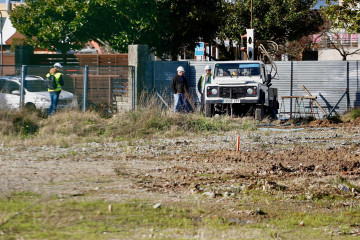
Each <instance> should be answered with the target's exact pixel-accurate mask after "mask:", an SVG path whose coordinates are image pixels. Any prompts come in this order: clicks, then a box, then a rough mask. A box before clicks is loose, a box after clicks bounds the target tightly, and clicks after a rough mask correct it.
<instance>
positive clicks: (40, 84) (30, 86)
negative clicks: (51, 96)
mask: <svg viewBox="0 0 360 240" xmlns="http://www.w3.org/2000/svg"><path fill="white" fill-rule="evenodd" d="M25 88H26V89H27V90H28V91H29V92H44V91H47V88H46V87H45V81H44V80H40V79H39V80H25Z"/></svg>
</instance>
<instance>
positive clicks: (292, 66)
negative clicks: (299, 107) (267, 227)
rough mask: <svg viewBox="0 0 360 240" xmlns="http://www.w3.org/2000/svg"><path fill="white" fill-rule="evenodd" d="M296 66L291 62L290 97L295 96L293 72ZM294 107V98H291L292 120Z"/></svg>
mask: <svg viewBox="0 0 360 240" xmlns="http://www.w3.org/2000/svg"><path fill="white" fill-rule="evenodd" d="M293 68H294V65H293V61H291V62H290V96H292V95H293V84H294V76H293V74H294V71H293ZM292 105H293V101H292V98H290V111H289V112H290V118H291V117H292V109H293V107H292Z"/></svg>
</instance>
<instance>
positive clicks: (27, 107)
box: [24, 103, 36, 111]
mask: <svg viewBox="0 0 360 240" xmlns="http://www.w3.org/2000/svg"><path fill="white" fill-rule="evenodd" d="M24 107H25V109H26V110H31V111H33V110H36V106H35V104H34V103H26V104H25V106H24Z"/></svg>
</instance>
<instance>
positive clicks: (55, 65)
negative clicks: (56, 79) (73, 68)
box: [54, 62, 63, 68]
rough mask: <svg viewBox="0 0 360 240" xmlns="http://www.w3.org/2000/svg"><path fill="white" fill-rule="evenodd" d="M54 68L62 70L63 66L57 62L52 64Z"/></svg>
mask: <svg viewBox="0 0 360 240" xmlns="http://www.w3.org/2000/svg"><path fill="white" fill-rule="evenodd" d="M54 67H56V68H62V67H63V66H62V65H61V63H58V62H57V63H55V64H54Z"/></svg>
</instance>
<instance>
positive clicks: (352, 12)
mask: <svg viewBox="0 0 360 240" xmlns="http://www.w3.org/2000/svg"><path fill="white" fill-rule="evenodd" d="M326 3H327V4H328V5H327V6H325V7H323V13H324V14H325V16H326V18H327V19H328V20H330V23H331V26H332V27H333V28H335V29H341V28H343V29H345V30H346V31H347V32H349V33H358V32H360V11H359V7H360V1H359V0H343V3H342V4H336V5H335V4H331V3H332V1H330V0H326Z"/></svg>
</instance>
